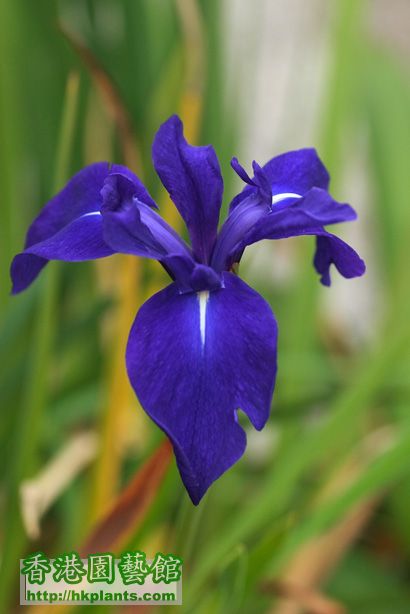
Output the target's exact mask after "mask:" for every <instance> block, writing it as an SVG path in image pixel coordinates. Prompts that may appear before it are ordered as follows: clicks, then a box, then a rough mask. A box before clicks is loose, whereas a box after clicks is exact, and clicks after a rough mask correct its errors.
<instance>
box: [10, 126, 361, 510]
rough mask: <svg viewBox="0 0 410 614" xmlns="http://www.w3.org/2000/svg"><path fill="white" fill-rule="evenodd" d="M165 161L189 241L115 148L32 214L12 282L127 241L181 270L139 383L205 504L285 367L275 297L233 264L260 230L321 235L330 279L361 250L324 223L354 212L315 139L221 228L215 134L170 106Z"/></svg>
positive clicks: (156, 152) (143, 346)
mask: <svg viewBox="0 0 410 614" xmlns="http://www.w3.org/2000/svg"><path fill="white" fill-rule="evenodd" d="M153 162H154V166H155V169H156V171H157V173H158V175H159V177H160V179H161V181H162V183H163V184H164V186H165V188H166V189H167V190H168V192H169V194H170V196H171V198H172V200H173V202H174V203H175V205H176V207H177V209H178V211H179V213H180V214H181V216H182V218H183V219H184V221H185V223H186V225H187V228H188V232H189V236H190V243H191V245H190V246H189V245H188V244H187V243H186V242H185V241H184V240H183V239H182V238H181V237H180V236H179V235H178V234H177V233H176V232H175V231H174V230H173V229H172V228H171V227H170V226H169V225H168V224H167V223H166V222H165V221H164V220H163V219H162V218H161V217H160V216H159V214H158V213H157V206H156V204H155V202H154V201H153V199H152V198H151V196H150V195H149V194H148V192H147V190H146V188H145V187H144V185H143V184H142V183H141V181H140V180H139V179H138V178H137V177H136V176H135V175H134V174H133V173H132V172H131V171H130V170H128V169H127V168H125V167H123V166H118V165H115V164H113V165H110V164H108V163H106V162H100V163H97V164H92V165H91V166H88V167H86V168H84V169H83V170H81V171H80V172H79V173H77V174H76V175H75V176H74V177H73V178H72V179H71V180H70V181H69V183H68V184H67V185H66V187H65V188H64V189H63V190H62V191H61V192H60V193H59V194H57V195H56V196H54V198H52V199H51V201H50V202H48V203H47V204H46V205H45V207H44V208H43V210H42V211H41V213H40V214H39V216H38V217H37V218H36V219H35V220H34V222H33V223H32V225H31V226H30V228H29V230H28V233H27V239H26V245H25V250H24V251H23V252H22V253H21V254H18V255H17V256H16V257H15V258H14V260H13V263H12V266H11V276H12V280H13V293H17V292H20V291H22V290H24V289H25V288H27V287H28V286H29V285H30V284H31V283H32V281H33V280H34V279H35V278H36V277H37V275H38V274H39V272H40V271H41V269H42V268H43V267H44V266H45V265H46V264H47V262H48V261H49V260H64V261H69V262H74V261H81V260H90V259H94V258H102V257H105V256H109V255H111V254H114V253H116V252H119V253H125V254H133V255H135V256H146V257H148V258H153V259H155V260H158V261H159V262H160V263H161V264H162V265H163V267H164V268H165V269H166V270H167V272H168V273H169V275H170V277H171V278H172V283H171V284H170V285H169V286H167V287H166V288H164V289H163V290H161V291H160V292H158V293H157V294H155V295H154V296H153V297H151V298H150V299H149V300H148V301H147V302H146V303H145V304H144V305H143V306H142V307H141V309H140V310H139V312H138V314H137V316H136V319H135V321H134V324H133V326H132V329H131V333H130V336H129V340H128V345H127V352H126V363H127V370H128V375H129V378H130V381H131V384H132V386H133V388H134V390H135V392H136V394H137V396H138V397H139V399H140V401H141V404H142V406H143V407H144V409H145V411H146V412H147V413H148V414H149V416H150V417H151V418H152V420H153V421H154V422H155V423H156V424H157V425H158V426H159V427H160V428H161V429H162V430H163V431H164V432H165V433H166V434H167V435H168V437H169V438H170V439H171V441H172V444H173V448H174V452H175V456H176V461H177V464H178V468H179V471H180V473H181V476H182V480H183V482H184V484H185V486H186V489H187V491H188V493H189V495H190V497H191V499H192V501H193V502H194V503H195V504H197V503H198V502H199V501H200V499H201V497H202V496H203V495H204V493H205V492H206V490H207V489H208V488H209V486H210V485H211V484H212V482H214V481H215V480H216V479H217V478H218V477H219V476H220V475H221V474H222V473H223V472H224V471H226V470H227V469H228V468H229V467H231V465H233V464H234V463H235V462H236V461H237V460H238V459H239V458H240V457H241V456H242V454H243V452H244V450H245V447H246V436H245V432H244V430H243V429H242V427H241V426H240V424H239V422H238V417H237V412H238V410H239V409H241V410H242V411H243V412H245V413H246V414H247V416H248V417H249V420H250V421H251V423H252V425H253V426H254V427H255V428H256V429H258V430H260V429H262V428H263V426H264V425H265V423H266V421H267V419H268V417H269V410H270V404H271V399H272V394H273V389H274V385H275V377H276V345H277V325H276V321H275V318H274V315H273V313H272V311H271V309H270V307H269V305H268V303H267V302H266V301H265V300H264V299H263V298H262V297H261V296H260V295H259V294H258V293H257V292H255V291H254V290H252V289H251V288H250V287H249V286H247V285H246V284H245V283H244V282H243V281H242V280H241V279H240V278H239V277H237V275H236V274H234V273H233V272H232V269H233V265H234V264H235V263H238V262H239V261H240V259H241V256H242V254H243V251H244V249H245V248H246V246H248V245H251V244H252V243H255V242H257V241H260V240H262V239H282V238H284V237H291V236H295V235H315V237H316V254H315V257H314V265H315V267H316V269H317V271H318V272H319V274H320V276H321V281H322V283H323V284H325V285H329V284H330V275H329V268H330V265H331V264H332V263H333V264H334V265H335V266H336V268H337V270H338V271H339V272H340V273H341V275H343V276H344V277H356V276H359V275H362V274H363V273H364V270H365V265H364V263H363V261H362V260H361V259H360V258H359V256H358V255H357V254H356V252H355V251H354V250H353V249H352V248H351V247H349V246H348V245H347V244H346V243H344V242H343V241H342V240H341V239H339V238H337V237H336V236H334V235H333V234H330V233H328V232H327V231H326V230H325V229H324V226H327V225H328V224H334V223H336V222H345V221H348V220H354V219H355V218H356V214H355V212H354V210H353V209H352V208H351V207H350V206H349V205H346V204H340V203H338V202H336V201H335V200H333V199H332V197H331V196H330V194H329V192H328V184H329V175H328V173H327V171H326V169H325V167H324V166H323V164H322V163H321V161H320V160H319V158H318V156H317V154H316V152H315V150H314V149H301V150H299V151H293V152H289V153H285V154H283V155H280V156H278V157H276V158H273V159H272V160H270V161H269V162H268V163H267V164H266V165H265V166H264V167H260V166H259V165H258V164H256V163H255V162H254V164H253V172H254V174H253V177H249V176H248V175H247V173H246V172H245V170H244V169H243V168H242V167H241V166H240V165H239V163H238V161H237V160H236V159H234V160H233V161H232V166H233V168H234V169H235V171H236V172H237V173H238V175H239V176H240V177H241V178H242V179H243V180H244V181H245V183H246V184H247V185H246V187H245V188H244V189H243V191H242V192H241V193H240V194H239V195H238V196H236V197H235V198H234V200H233V201H232V203H231V206H230V211H229V215H228V217H227V219H226V221H225V222H224V224H223V225H222V227H221V229H220V230H219V232H218V220H219V211H220V207H221V201H222V193H223V180H222V176H221V172H220V168H219V163H218V159H217V157H216V154H215V152H214V149H213V148H212V147H211V146H206V147H193V146H191V145H189V144H188V143H187V142H186V141H185V139H184V136H183V128H182V123H181V121H180V119H179V118H178V117H176V116H173V117H171V118H170V119H169V120H168V121H166V122H165V123H164V124H163V125H162V126H161V127H160V129H159V130H158V133H157V135H156V137H155V140H154V144H153Z"/></svg>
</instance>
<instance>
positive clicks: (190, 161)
mask: <svg viewBox="0 0 410 614" xmlns="http://www.w3.org/2000/svg"><path fill="white" fill-rule="evenodd" d="M152 157H153V162H154V166H155V169H156V171H157V173H158V175H159V177H160V178H161V181H162V183H163V184H164V186H165V187H166V189H167V190H168V192H169V195H170V196H171V198H172V200H173V202H174V203H175V205H176V207H177V209H178V211H179V212H180V214H181V216H182V217H183V219H184V221H185V223H186V225H187V227H188V231H189V235H190V238H191V243H192V248H193V252H194V255H195V257H196V259H197V260H198V261H199V262H201V263H203V264H208V262H209V258H210V254H211V251H212V248H213V246H214V243H215V239H216V233H217V228H218V220H219V211H220V208H221V202H222V193H223V180H222V175H221V171H220V168H219V162H218V158H217V157H216V154H215V151H214V149H213V147H211V146H210V145H207V146H202V147H194V146H192V145H189V144H188V143H187V142H186V140H185V139H184V136H183V127H182V123H181V120H180V119H179V118H178V117H177V116H176V115H174V116H172V117H170V118H169V119H168V120H167V121H166V122H165V123H164V124H162V126H161V127H160V129H159V130H158V132H157V134H156V137H155V140H154V144H153V147H152Z"/></svg>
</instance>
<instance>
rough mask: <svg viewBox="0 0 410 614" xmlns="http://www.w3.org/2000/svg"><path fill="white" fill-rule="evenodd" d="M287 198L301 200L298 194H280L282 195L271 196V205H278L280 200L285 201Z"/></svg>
mask: <svg viewBox="0 0 410 614" xmlns="http://www.w3.org/2000/svg"><path fill="white" fill-rule="evenodd" d="M287 198H302V196H301V195H300V194H294V193H293V192H282V194H274V195H273V196H272V205H276V204H277V203H280V201H281V200H286V199H287Z"/></svg>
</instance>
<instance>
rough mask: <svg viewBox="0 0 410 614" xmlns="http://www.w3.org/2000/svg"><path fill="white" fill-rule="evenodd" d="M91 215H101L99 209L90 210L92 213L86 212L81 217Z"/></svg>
mask: <svg viewBox="0 0 410 614" xmlns="http://www.w3.org/2000/svg"><path fill="white" fill-rule="evenodd" d="M89 215H101V213H100V212H99V211H90V213H84V215H82V216H81V217H88V216H89Z"/></svg>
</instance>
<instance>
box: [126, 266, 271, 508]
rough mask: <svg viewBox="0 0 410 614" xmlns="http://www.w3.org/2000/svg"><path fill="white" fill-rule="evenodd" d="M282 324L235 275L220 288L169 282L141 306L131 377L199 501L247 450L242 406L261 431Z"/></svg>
mask: <svg viewBox="0 0 410 614" xmlns="http://www.w3.org/2000/svg"><path fill="white" fill-rule="evenodd" d="M276 342H277V326H276V321H275V319H274V316H273V314H272V311H271V309H270V307H269V305H268V304H267V303H266V302H265V300H264V299H263V298H262V297H261V296H260V295H259V294H257V293H256V292H255V291H254V290H252V289H251V288H249V287H248V286H247V285H246V284H245V283H244V282H243V281H241V280H240V279H239V278H237V277H236V276H235V275H233V274H231V273H225V274H224V288H223V289H220V290H216V291H215V292H207V291H203V292H198V293H191V294H185V295H181V294H180V293H179V292H178V289H177V287H176V286H175V284H171V285H170V286H168V287H167V288H165V289H164V290H162V291H161V292H159V293H158V294H156V295H154V296H153V297H152V298H151V299H149V300H148V301H147V302H146V303H145V304H144V305H143V306H142V308H141V309H140V311H139V313H138V314H137V317H136V319H135V322H134V325H133V327H132V330H131V333H130V337H129V341H128V347H127V355H126V360H127V369H128V375H129V378H130V381H131V383H132V385H133V387H134V389H135V392H136V394H137V395H138V397H139V399H140V401H141V404H142V406H143V407H144V409H145V410H146V412H147V413H148V414H149V415H150V416H151V418H152V419H153V420H154V421H155V422H156V423H157V424H158V426H159V427H160V428H161V429H162V430H163V431H164V432H165V433H166V434H167V435H168V436H169V437H170V439H171V441H172V443H173V446H174V451H175V456H176V460H177V464H178V468H179V470H180V473H181V476H182V479H183V481H184V484H185V486H186V488H187V490H188V492H189V495H190V497H191V499H192V501H193V502H194V503H195V504H197V503H198V502H199V501H200V499H201V498H202V496H203V495H204V493H205V492H206V490H207V489H208V488H209V486H210V485H211V484H212V482H214V481H215V480H216V479H217V478H218V477H219V476H220V475H221V474H222V473H224V471H226V470H227V469H228V468H229V467H230V466H231V465H233V464H234V463H235V462H236V461H237V460H238V459H239V458H240V457H241V456H242V454H243V452H244V450H245V446H246V436H245V433H244V431H243V429H242V427H241V426H240V425H239V423H238V420H237V411H238V409H241V410H242V411H244V412H245V413H246V414H247V415H248V417H249V419H250V420H251V422H252V424H253V426H254V427H255V428H257V429H261V428H262V427H263V426H264V424H265V423H266V420H267V419H268V416H269V409H270V402H271V398H272V393H273V388H274V383H275V376H276Z"/></svg>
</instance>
